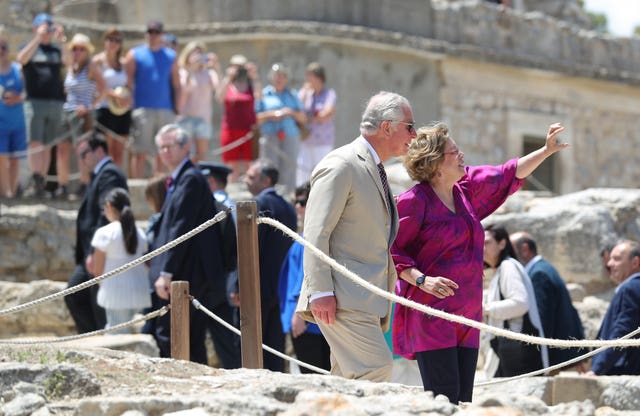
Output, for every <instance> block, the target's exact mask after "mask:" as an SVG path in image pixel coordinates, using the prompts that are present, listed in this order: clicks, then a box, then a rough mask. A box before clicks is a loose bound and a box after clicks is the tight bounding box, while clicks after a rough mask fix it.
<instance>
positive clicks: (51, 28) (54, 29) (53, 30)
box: [49, 25, 56, 33]
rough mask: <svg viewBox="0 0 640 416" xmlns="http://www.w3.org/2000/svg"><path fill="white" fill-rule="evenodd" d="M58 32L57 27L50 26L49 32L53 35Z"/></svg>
mask: <svg viewBox="0 0 640 416" xmlns="http://www.w3.org/2000/svg"><path fill="white" fill-rule="evenodd" d="M55 31H56V27H55V26H54V25H49V32H51V33H53V32H55Z"/></svg>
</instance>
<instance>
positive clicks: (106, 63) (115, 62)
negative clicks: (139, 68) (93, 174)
mask: <svg viewBox="0 0 640 416" xmlns="http://www.w3.org/2000/svg"><path fill="white" fill-rule="evenodd" d="M102 39H103V40H104V50H103V51H102V52H100V53H98V54H97V55H96V56H94V57H93V62H94V64H96V65H97V66H98V68H99V69H100V70H101V71H102V77H103V78H104V81H105V83H106V88H107V91H106V99H105V100H103V101H101V102H100V103H99V104H98V105H97V107H96V127H97V128H98V130H100V131H102V132H103V133H104V135H105V137H106V139H107V144H108V145H109V156H111V159H113V161H114V162H115V163H116V164H117V165H118V166H120V167H121V168H122V169H128V167H127V166H126V164H125V160H124V150H125V144H126V141H127V140H128V138H129V131H130V129H131V94H130V92H129V90H128V89H127V72H126V70H125V68H124V58H123V57H122V50H123V47H122V44H123V42H124V34H123V33H122V32H120V31H119V30H118V29H116V28H110V29H108V30H107V31H106V32H104V35H103V36H102Z"/></svg>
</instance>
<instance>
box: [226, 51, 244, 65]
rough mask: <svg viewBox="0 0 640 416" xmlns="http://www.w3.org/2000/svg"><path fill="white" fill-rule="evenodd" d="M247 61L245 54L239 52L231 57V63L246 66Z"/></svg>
mask: <svg viewBox="0 0 640 416" xmlns="http://www.w3.org/2000/svg"><path fill="white" fill-rule="evenodd" d="M247 62H249V61H248V60H247V58H246V57H245V56H244V55H240V54H237V55H233V56H232V57H231V59H230V60H229V65H238V66H244V65H246V64H247Z"/></svg>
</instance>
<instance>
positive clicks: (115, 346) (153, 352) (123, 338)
mask: <svg viewBox="0 0 640 416" xmlns="http://www.w3.org/2000/svg"><path fill="white" fill-rule="evenodd" d="M60 345H61V346H64V347H73V346H75V347H82V348H108V349H110V350H116V351H127V352H134V353H138V354H143V355H146V356H149V357H159V356H160V350H159V349H158V345H157V344H156V341H155V339H154V338H153V337H152V336H151V335H148V334H114V335H97V336H93V337H88V338H82V339H79V340H75V341H69V342H64V343H62V344H60Z"/></svg>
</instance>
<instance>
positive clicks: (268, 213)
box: [244, 160, 297, 371]
mask: <svg viewBox="0 0 640 416" xmlns="http://www.w3.org/2000/svg"><path fill="white" fill-rule="evenodd" d="M278 176H279V173H278V169H277V168H276V167H275V166H274V165H273V164H272V163H271V162H269V161H266V160H257V161H255V162H254V163H252V164H251V165H250V166H249V169H248V170H247V173H246V175H245V179H244V183H245V184H246V185H247V188H248V189H249V192H251V194H252V195H254V197H255V201H256V204H257V209H258V214H259V215H260V216H263V217H270V218H274V219H276V220H278V221H279V222H281V223H283V224H284V225H286V226H287V227H289V228H290V229H291V230H294V231H295V230H296V228H297V217H296V212H295V210H294V209H293V206H291V204H290V203H288V202H287V201H285V200H284V198H282V197H281V196H280V195H278V194H277V193H276V190H275V188H274V186H275V184H276V183H277V182H278ZM292 242H293V240H291V238H290V237H288V236H286V235H284V234H283V233H282V232H281V231H278V230H276V229H275V228H273V227H272V226H270V225H266V224H260V225H259V226H258V249H259V251H260V302H261V307H262V342H264V343H265V344H266V345H268V346H270V347H271V348H274V349H276V350H278V351H280V352H283V351H284V333H283V331H282V321H281V320H280V299H279V297H278V281H279V277H280V268H281V267H282V262H283V261H284V258H285V257H286V256H287V252H288V251H289V248H290V247H291V243H292ZM264 367H265V368H266V369H269V370H272V371H284V361H283V360H282V359H281V358H278V357H276V356H274V355H273V354H271V353H268V352H266V351H265V353H264Z"/></svg>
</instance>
